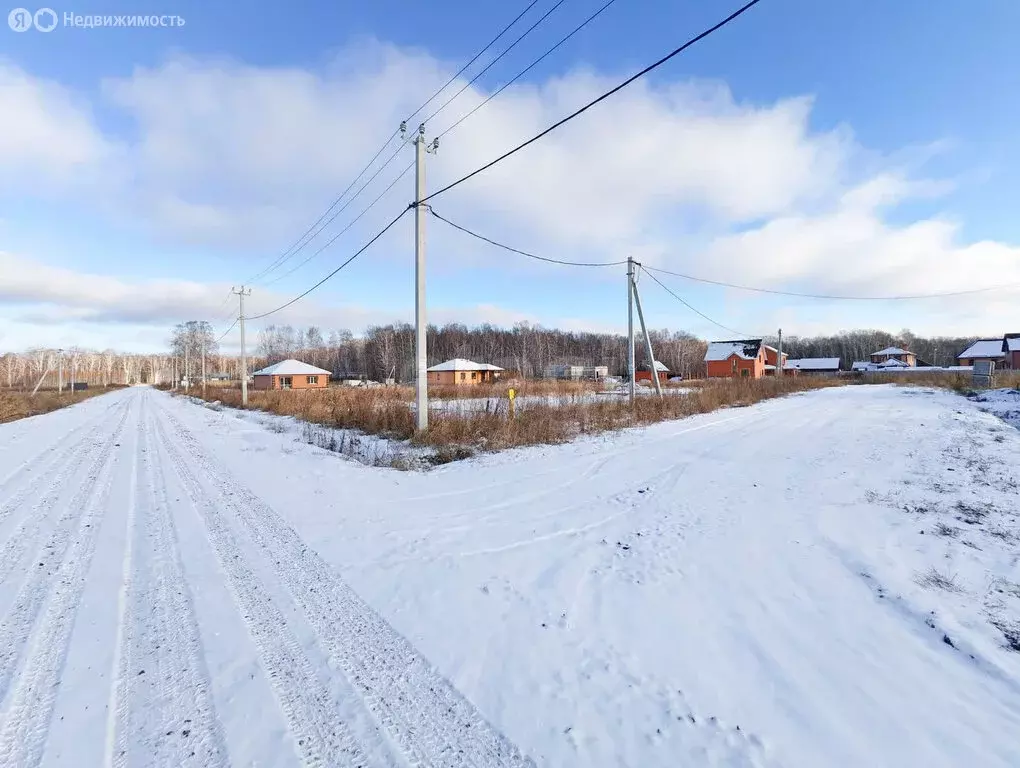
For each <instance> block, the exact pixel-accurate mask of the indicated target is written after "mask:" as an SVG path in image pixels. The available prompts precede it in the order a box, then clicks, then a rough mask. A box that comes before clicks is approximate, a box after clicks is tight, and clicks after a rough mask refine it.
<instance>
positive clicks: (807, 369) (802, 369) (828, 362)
mask: <svg viewBox="0 0 1020 768" xmlns="http://www.w3.org/2000/svg"><path fill="white" fill-rule="evenodd" d="M783 370H784V371H797V373H801V374H812V375H825V374H828V375H833V374H836V373H839V358H838V357H802V358H800V359H799V360H787V361H786V365H785V366H784V367H783Z"/></svg>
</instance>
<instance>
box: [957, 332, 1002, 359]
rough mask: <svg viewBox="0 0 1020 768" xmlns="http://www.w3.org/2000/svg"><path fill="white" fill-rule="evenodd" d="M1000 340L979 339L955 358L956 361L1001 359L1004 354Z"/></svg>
mask: <svg viewBox="0 0 1020 768" xmlns="http://www.w3.org/2000/svg"><path fill="white" fill-rule="evenodd" d="M1002 346H1003V345H1002V338H1001V337H1000V338H998V339H981V340H979V341H975V342H974V343H973V344H971V345H970V346H969V347H967V348H966V349H965V350H963V352H961V353H960V354H958V355H957V356H956V359H957V360H962V359H963V358H971V357H1002V356H1003V355H1004V354H1005V353H1004V352H1003V351H1002Z"/></svg>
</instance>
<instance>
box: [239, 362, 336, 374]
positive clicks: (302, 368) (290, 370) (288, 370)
mask: <svg viewBox="0 0 1020 768" xmlns="http://www.w3.org/2000/svg"><path fill="white" fill-rule="evenodd" d="M305 375H309V376H329V371H324V370H323V369H322V368H316V367H315V366H314V365H309V364H308V363H302V362H301V361H300V360H281V361H280V362H278V363H276V364H275V365H270V366H269V367H267V368H263V369H262V370H261V371H255V373H253V374H252V376H305Z"/></svg>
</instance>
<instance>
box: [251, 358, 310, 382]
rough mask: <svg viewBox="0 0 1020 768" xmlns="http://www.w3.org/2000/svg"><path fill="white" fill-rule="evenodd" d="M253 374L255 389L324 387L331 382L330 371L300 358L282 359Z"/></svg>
mask: <svg viewBox="0 0 1020 768" xmlns="http://www.w3.org/2000/svg"><path fill="white" fill-rule="evenodd" d="M252 376H253V378H254V387H255V389H324V388H325V387H326V385H327V384H329V371H326V370H323V369H322V368H316V367H315V366H314V365H309V364H308V363H302V362H301V361H300V360H282V361H280V362H279V363H276V364H275V365H270V366H268V367H267V368H263V369H262V370H261V371H255V373H254V374H252Z"/></svg>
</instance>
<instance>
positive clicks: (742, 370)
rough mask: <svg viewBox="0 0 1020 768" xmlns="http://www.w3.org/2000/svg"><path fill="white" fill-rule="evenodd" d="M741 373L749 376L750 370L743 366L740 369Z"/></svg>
mask: <svg viewBox="0 0 1020 768" xmlns="http://www.w3.org/2000/svg"><path fill="white" fill-rule="evenodd" d="M740 375H741V376H748V375H749V374H748V371H747V369H746V368H742V369H741V370H740Z"/></svg>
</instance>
